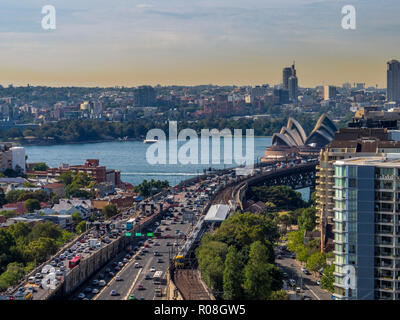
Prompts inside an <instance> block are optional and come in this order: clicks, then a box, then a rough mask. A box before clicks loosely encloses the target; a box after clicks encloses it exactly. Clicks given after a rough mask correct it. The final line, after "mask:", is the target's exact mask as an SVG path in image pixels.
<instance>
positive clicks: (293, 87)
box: [289, 76, 298, 103]
mask: <svg viewBox="0 0 400 320" xmlns="http://www.w3.org/2000/svg"><path fill="white" fill-rule="evenodd" d="M297 94H298V83H297V77H296V76H291V77H290V78H289V99H290V101H291V102H294V103H297Z"/></svg>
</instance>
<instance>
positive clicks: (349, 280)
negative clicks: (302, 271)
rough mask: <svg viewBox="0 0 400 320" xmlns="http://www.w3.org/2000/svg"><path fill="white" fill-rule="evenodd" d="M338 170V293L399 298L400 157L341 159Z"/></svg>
mask: <svg viewBox="0 0 400 320" xmlns="http://www.w3.org/2000/svg"><path fill="white" fill-rule="evenodd" d="M334 170H335V184H334V189H335V229H334V234H335V251H334V254H335V262H334V264H335V272H334V275H335V281H334V287H335V291H334V296H335V298H336V299H337V300H373V299H376V300H398V299H399V298H400V286H399V279H400V271H399V269H400V243H399V241H398V239H399V236H400V230H399V228H400V225H399V214H398V213H399V209H400V205H399V194H400V185H399V183H398V177H399V174H400V158H399V157H398V155H396V156H395V155H390V156H388V157H367V158H354V159H347V160H339V161H336V162H335V164H334Z"/></svg>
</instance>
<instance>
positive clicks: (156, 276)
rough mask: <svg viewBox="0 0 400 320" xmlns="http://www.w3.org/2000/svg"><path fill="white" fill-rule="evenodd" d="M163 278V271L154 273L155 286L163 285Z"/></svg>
mask: <svg viewBox="0 0 400 320" xmlns="http://www.w3.org/2000/svg"><path fill="white" fill-rule="evenodd" d="M162 277H163V272H162V271H156V272H154V275H153V283H154V285H156V286H157V285H158V286H159V285H161V282H162Z"/></svg>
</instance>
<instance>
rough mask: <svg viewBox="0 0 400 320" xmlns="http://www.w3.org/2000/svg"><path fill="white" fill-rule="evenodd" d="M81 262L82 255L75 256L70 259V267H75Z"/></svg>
mask: <svg viewBox="0 0 400 320" xmlns="http://www.w3.org/2000/svg"><path fill="white" fill-rule="evenodd" d="M80 262H81V256H75V257H74V258H72V259H71V260H69V264H68V266H69V268H70V269H72V268H75V267H76V266H77V265H78V264H79V263H80Z"/></svg>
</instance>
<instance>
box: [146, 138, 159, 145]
mask: <svg viewBox="0 0 400 320" xmlns="http://www.w3.org/2000/svg"><path fill="white" fill-rule="evenodd" d="M156 142H158V140H155V139H146V140H144V141H143V143H145V144H147V143H156Z"/></svg>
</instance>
